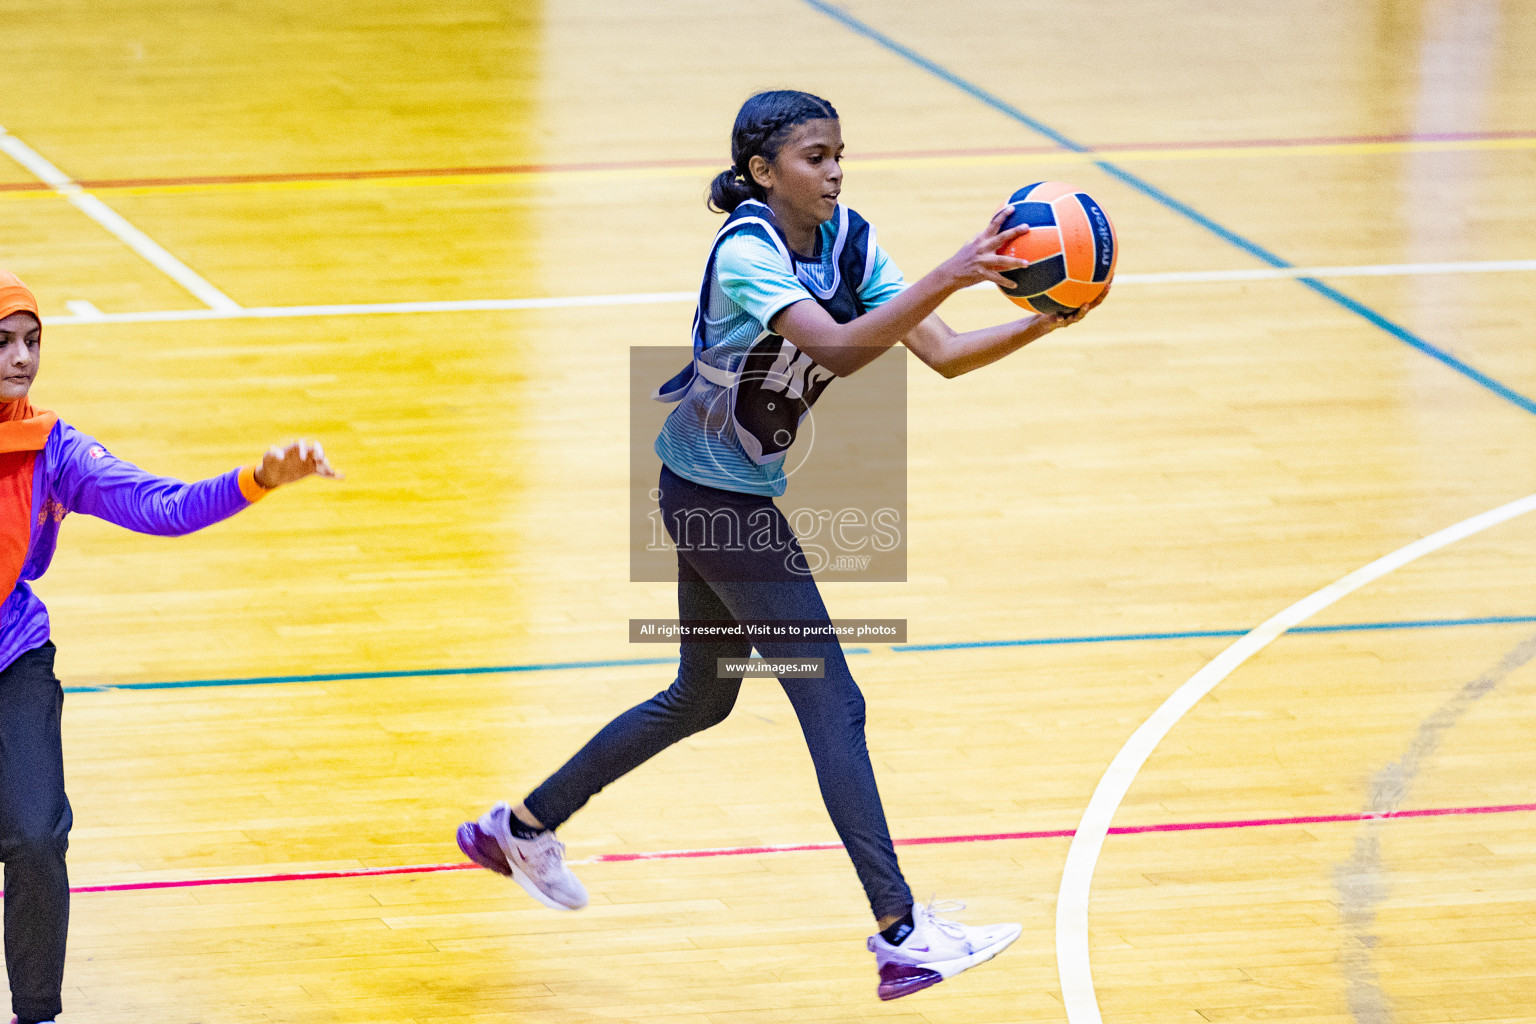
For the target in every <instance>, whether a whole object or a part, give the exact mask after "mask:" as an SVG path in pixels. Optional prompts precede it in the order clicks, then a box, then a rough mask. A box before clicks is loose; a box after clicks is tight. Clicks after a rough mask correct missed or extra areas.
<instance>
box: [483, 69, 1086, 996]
mask: <svg viewBox="0 0 1536 1024" xmlns="http://www.w3.org/2000/svg"><path fill="white" fill-rule="evenodd" d="M842 152H843V141H842V129H841V124H840V122H839V120H838V116H837V111H835V110H834V109H833V108H832V105H831V104H830V103H828V102H827V101H826V100H823V99H820V98H818V97H816V96H812V95H810V94H808V93H804V92H795V91H787V90H785V91H774V92H764V93H759V94H757V95H755V96H753V97H751V98H750V99H748V100H747V101H746V103H745V104H743V106H742V108H741V111H740V113H738V114H737V115H736V123H735V126H734V128H733V130H732V134H731V158H732V166H731V167H730V168H729V169H728V170H726V171H723V172H721V174H720V175H719V176H718V177H717V178H715V180H714V183H713V184H712V186H711V188H710V204H711V207H712V208H713V209H716V210H718V211H719V212H722V213H724V214H726V215H727V217H726V221H725V225H724V226H723V227H722V228H721V229H720V232H719V234H718V235H716V237H715V242H714V246H713V248H712V249H711V251H710V255H709V259H708V261H707V262H706V264H705V270H704V281H703V286H702V288H701V290H700V295H699V307H698V312H697V314H696V315H695V319H694V338H693V343H694V359H693V361H692V363H690V364H689V365H688V366H687V367H686V368H685V369H684V370H683V371H682V372H681V373H679V374H678V375H677V376H676V377H674V378H673V379H672V380H671V381H668V382H667V383H666V384H664V385H662V387H661V388H659V389H658V392H657V396H656V397H658V398H659V399H661V400H663V401H676V402H678V407H677V408H676V409H675V410H673V412H672V414H671V415H670V416H669V417H668V418H667V421H666V425H665V426H664V427H663V428H662V431H661V435H660V436H659V437H658V438H657V439H656V452H657V454H658V455H659V456H660V457H661V461H662V469H661V484H660V495H661V497H660V505H661V510H662V514H663V517H664V518H665V520H666V522H667V528H668V532H669V533H670V534H671V536H672V539H673V541H674V543H675V544H676V545H677V550H678V585H677V586H678V615H679V618H680V619H681V620H683V621H684V622H685V623H687V622H702V621H710V622H736V623H747V622H764V621H770V622H771V621H778V622H783V621H796V622H814V623H826V622H828V615H827V610H826V606H825V605H824V604H823V603H822V599H821V594H820V592H819V591H818V590H817V587H816V581H815V579H814V578H813V577H812V575H811V573H810V572H809V571H808V569H807V564H806V560H805V556H804V554H803V552H802V551H801V550H800V546H799V544H798V542H797V541H796V540H795V536H794V533H793V532H792V531H791V530H790V529H789V527H788V524H787V523H786V522H785V521H784V517H783V515H782V514H781V513H780V512H779V510H778V508H777V507H776V506H775V505H774V502H773V499H774V498H776V497H779V496H781V495H783V493H784V491H785V488H786V486H787V480H786V477H785V473H784V458H785V453H786V451H787V450H788V448H789V447H790V445H791V444H793V443H794V436H795V428H796V427H797V426H798V424H799V422H800V419H801V417H803V416H804V415H805V413H806V411H807V410H808V409H809V407H810V406H811V405H812V404H813V403H814V402H815V401H816V400H817V398H818V397H820V395H821V393H822V392H823V391H824V390H825V389H826V387H827V386H828V385H829V384H830V383H831V381H832V380H833V379H834V378H836V377H845V376H847V375H848V374H851V373H854V372H856V371H857V370H859V369H860V368H861V367H864V366H866V365H868V364H869V363H870V362H872V361H873V360H874V359H876V358H877V357H879V356H880V354H881V353H883V352H884V351H885V350H886V349H889V348H891V347H892V346H894V345H897V344H905V345H906V346H907V347H908V348H909V349H911V350H912V352H914V353H915V354H916V355H917V357H918V358H919V359H921V360H922V361H923V362H924V363H925V364H927V365H928V366H930V367H932V368H933V369H934V370H936V371H937V372H939V373H940V374H942V375H944V376H945V377H954V376H957V375H959V374H962V373H967V372H969V371H971V370H974V369H977V368H978V367H981V366H985V365H987V364H988V363H991V362H994V361H996V360H998V359H1001V358H1002V357H1004V356H1006V355H1008V354H1009V353H1011V352H1014V351H1016V350H1018V349H1020V348H1022V347H1023V346H1025V345H1027V344H1029V343H1030V342H1032V341H1035V340H1037V339H1039V338H1041V337H1044V336H1045V335H1047V334H1049V333H1050V332H1051V331H1054V330H1057V329H1058V328H1061V327H1066V326H1068V325H1070V324H1074V323H1076V322H1077V321H1079V320H1081V319H1082V318H1083V316H1084V315H1086V313H1087V312H1088V310H1089V309H1091V308H1092V307H1093V306H1095V305H1097V304H1098V302H1099V301H1102V299H1103V295H1100V296H1099V298H1098V299H1097V300H1095V301H1094V302H1093V303H1091V304H1089V305H1088V306H1084V307H1082V308H1081V309H1078V310H1075V311H1073V312H1071V313H1070V314H1069V315H1062V316H1047V315H1043V314H1041V315H1035V316H1029V317H1026V318H1024V319H1022V320H1017V321H1014V322H1012V323H1007V324H1003V325H1000V326H997V327H989V328H985V329H983V330H978V331H970V332H967V333H964V334H956V333H955V332H954V331H953V330H951V329H950V328H949V327H948V326H947V325H946V324H945V323H944V322H943V321H942V320H940V319H939V318H938V317H937V316H936V315H935V314H934V311H935V310H936V309H937V308H938V307H939V304H940V303H942V302H943V301H944V300H945V299H946V298H948V297H949V296H950V295H952V294H954V293H955V292H956V291H959V290H960V289H962V288H966V287H968V286H970V285H973V284H977V283H979V282H982V281H992V282H994V283H997V284H999V285H1002V286H1004V287H1008V288H1011V287H1012V286H1013V282H1012V281H1010V280H1008V279H1007V278H1005V277H1004V276H1003V275H1004V273H1006V272H1008V271H1013V270H1018V269H1020V268H1022V267H1024V266H1026V265H1027V264H1026V263H1025V261H1023V260H1020V259H1015V258H1013V257H1010V256H1003V255H999V254H998V250H999V249H1000V248H1001V247H1003V246H1005V245H1007V244H1008V243H1009V242H1011V241H1012V240H1013V239H1015V238H1017V237H1019V236H1021V235H1023V234H1024V233H1025V232H1026V231H1028V230H1029V229H1028V227H1023V226H1021V227H1016V228H1013V229H1010V230H1002V225H1003V223H1004V221H1005V220H1006V219H1007V217H1008V215H1009V213H1010V212H1011V208H1004V209H1003V210H1001V211H999V212H998V214H997V215H996V216H994V217H993V218H992V220H991V222H990V223H989V224H988V225H987V226H986V228H984V229H983V230H982V232H981V233H980V234H978V235H977V236H976V237H974V238H972V239H971V240H970V241H968V242H966V243H965V244H964V245H963V246H961V247H960V250H959V251H958V252H957V253H955V255H953V256H951V257H950V258H949V259H947V260H945V261H944V262H943V263H941V264H939V266H938V267H936V268H934V269H933V270H932V271H930V272H929V273H928V274H927V275H925V276H924V277H922V278H921V279H920V280H918V281H916V282H915V283H913V284H911V285H908V284H906V283H905V281H904V280H903V279H902V276H901V273H900V271H898V270H897V269H896V265H895V264H894V263H893V262H892V261H891V259H890V257H889V256H887V255H886V253H885V251H884V250H883V249H881V248H880V247H879V246H878V245H877V244H876V242H875V232H874V229H873V228H872V227H871V226H870V225H869V224H868V223H867V222H866V221H865V220H864V219H863V218H862V217H860V216H859V215H858V214H856V213H854V212H853V211H852V210H849V209H848V208H846V207H844V206H842V205H841V204H840V203H839V202H838V198H839V195H840V193H841V191H842V185H843V172H842V167H841V166H840V161H841V158H842ZM700 515H702V516H703V517H704V518H703V520H702V521H703V522H708V523H714V522H715V521H716V519H717V518H723V519H724V521H726V522H735V523H743V524H745V523H748V522H757V523H761V522H765V521H766V522H770V523H771V524H772V526H773V527H774V529H772V530H769V531H765V532H764V533H763V534H760V535H759V536H771V537H775V538H779V541H778V543H777V546H770V547H769V549H768V550H760V549H759V548H760V547H761V545H757V546H755V547H754V548H753V549H752V550H745V549H744V548H745V546H743V545H729V544H728V545H725V546H724V547H723V548H722V547H720V546H717V545H716V544H715V543H713V538H709V539H704V538H700V539H701V540H704V543H701V544H694V543H691V540H692V538H690V536H689V535H688V529H687V525H686V524H687V522H688V521H690V520H691V519H692V518H694V517H697V516H700ZM754 517H756V518H754ZM733 548H734V549H733ZM820 635H822V636H827V637H832V636H833V634H832V633H831V632H830V631H827V632H822V633H821V634H820ZM753 646H756V647H757V649H758V651H759V652H760V653H761V654H762V655H763V657H765V658H768V659H771V660H781V659H782V660H795V661H803V660H805V659H807V658H819V659H822V661H823V665H824V672H825V677H824V678H820V679H805V678H782V679H781V680H780V682H781V684H782V685H783V687H784V692H785V693H786V694H787V695H788V697H789V700H790V703H791V704H792V705H793V707H794V709H795V714H796V716H797V717H798V718H799V721H800V727H801V730H802V731H803V733H804V735H805V741H806V745H807V746H808V747H809V748H810V753H811V759H812V761H813V762H814V764H815V769H816V778H817V781H818V783H819V785H820V788H821V795H822V799H823V801H824V802H825V803H826V807H827V811H828V813H829V814H830V815H831V818H832V822H833V824H834V826H835V827H836V829H837V833H838V836H839V837H840V838H841V840H842V842H843V846H844V847H845V848H846V849H847V851H848V855H849V857H850V858H851V859H852V860H853V865H854V868H855V870H856V872H857V874H858V877H859V880H860V882H861V883H862V884H863V886H864V892H865V894H866V896H867V897H868V899H869V904H870V909H871V910H872V911H873V913H874V916H875V921H876V929H877V931H878V934H876V935H873V936H870V938H869V940H868V943H867V945H868V948H869V950H870V951H871V952H873V953H874V954H875V962H876V965H877V968H878V972H879V987H878V993H879V996H880V998H881V999H896V998H898V997H900V996H905V995H909V994H911V993H913V992H916V991H919V990H921V989H924V988H927V987H928V986H930V985H934V984H937V983H938V982H940V981H942V980H944V979H945V978H949V977H953V976H954V975H956V974H958V973H959V972H961V971H963V970H965V969H967V968H969V967H973V966H975V965H977V964H979V963H982V962H983V961H986V960H989V959H991V958H992V957H994V956H996V955H997V954H998V953H999V952H1001V951H1002V950H1003V949H1005V948H1006V947H1007V946H1008V945H1009V944H1010V943H1011V942H1013V941H1014V940H1015V939H1016V938H1018V936H1019V933H1020V931H1021V928H1020V926H1019V925H1017V924H1000V925H991V926H985V927H971V926H966V925H962V924H959V923H957V922H954V921H949V920H945V919H943V918H941V917H939V916H938V915H937V914H936V913H935V912H934V908H933V906H932V905H929V906H922V905H919V904H916V903H914V902H913V899H912V893H911V890H910V889H908V887H907V883H906V880H905V879H904V878H903V877H902V873H901V869H900V867H899V866H898V864H897V860H896V851H895V849H894V847H893V845H892V843H891V838H890V833H889V831H888V829H887V827H886V822H885V812H884V810H883V809H882V808H881V805H880V794H879V791H878V789H877V788H876V785H875V774H874V770H873V768H872V767H871V765H870V760H869V752H868V749H867V747H866V745H865V739H864V697H863V695H862V694H861V693H860V692H859V688H858V685H857V684H856V683H855V682H854V681H853V677H852V676H851V675H850V674H849V672H848V666H847V663H846V661H845V660H844V658H843V652H842V648H841V647H840V646H839V644H838V643H837V641H836V639H835V638H833V639H826V640H818V641H799V642H789V641H759V642H757V643H755V645H754V643H753V642H752V641H750V640H746V639H739V640H738V639H728V640H720V641H711V642H697V641H696V642H685V643H683V644H682V647H681V656H680V662H679V665H678V672H677V678H676V680H674V681H673V683H672V685H671V686H670V687H668V688H667V689H666V690H664V691H662V692H661V693H658V694H657V695H656V696H655V697H652V698H651V699H650V700H648V701H645V702H644V703H642V704H639V705H637V706H635V707H633V708H631V709H630V710H628V711H626V712H624V713H623V714H622V715H620V716H619V717H618V718H616V719H614V720H613V721H612V722H610V723H609V724H608V725H607V726H605V727H604V728H603V729H602V730H601V731H600V732H598V734H597V735H596V736H595V737H593V738H592V740H591V741H590V742H588V743H587V745H586V746H585V747H583V748H582V749H581V750H580V751H578V752H577V753H576V755H575V756H574V757H572V758H571V759H570V760H569V761H567V762H566V763H565V765H564V766H562V767H561V768H560V769H559V770H558V771H556V772H555V773H554V774H553V775H551V776H550V777H549V778H548V779H546V780H545V781H544V782H543V783H542V784H541V785H539V787H538V788H536V789H535V790H533V792H531V793H529V794H528V795H527V797H525V798H524V799H523V801H522V802H521V803H519V804H518V805H517V806H515V807H509V806H508V805H507V804H505V803H500V804H497V805H496V806H495V807H492V808H491V809H490V810H489V811H487V812H486V813H485V814H483V815H482V816H481V817H480V818H479V819H478V820H476V821H470V822H466V823H464V824H463V825H462V826H461V827H460V829H459V833H458V841H459V845H460V847H461V848H462V849H463V851H464V853H465V854H466V855H467V856H468V857H469V858H470V859H472V860H473V861H475V862H476V863H478V864H480V865H482V866H483V867H486V868H489V869H491V870H493V871H496V872H499V873H501V874H503V875H509V876H511V877H512V878H513V879H515V880H516V881H517V882H518V883H519V884H520V885H522V887H523V888H524V889H526V890H527V891H528V892H529V893H530V894H531V895H532V896H533V897H534V898H535V899H537V900H539V901H540V902H541V903H543V904H545V905H546V906H549V907H554V908H556V909H569V910H575V909H578V908H580V907H583V906H585V905H586V903H587V893H586V890H585V889H584V888H583V887H582V885H581V883H580V882H579V881H577V879H576V877H575V876H574V875H573V874H572V873H571V871H570V869H569V868H568V867H567V866H566V864H565V862H564V857H563V854H564V849H565V848H564V846H563V845H562V844H561V843H560V842H559V840H557V839H556V838H555V834H554V832H555V829H557V828H559V827H560V826H561V825H562V824H564V823H565V822H566V820H568V819H569V818H570V817H571V815H572V814H574V813H575V812H576V811H577V810H579V809H580V808H581V807H582V805H583V804H585V803H586V802H587V800H588V799H590V798H591V797H592V796H593V795H594V794H596V793H597V792H598V791H599V790H601V789H602V788H603V787H604V786H606V785H608V784H609V783H610V782H613V781H614V780H615V779H617V778H619V777H620V776H622V775H624V774H626V773H627V772H629V771H630V770H632V769H634V768H636V767H637V766H639V765H640V764H642V763H643V762H645V761H646V760H648V759H649V758H651V757H653V756H655V755H656V754H658V753H660V752H661V751H662V750H665V749H666V748H667V747H669V746H671V745H672V744H674V743H676V742H678V741H679V740H681V739H683V738H685V737H687V736H689V735H691V734H693V733H695V732H698V731H700V730H701V729H707V728H709V727H710V726H712V725H715V724H717V723H719V722H721V721H722V720H724V719H725V717H726V716H727V715H728V714H729V713H730V711H731V708H732V706H733V705H734V703H735V701H736V695H737V693H738V691H739V690H740V687H741V679H740V677H737V678H724V679H722V678H717V675H716V663H717V659H720V658H728V659H733V660H739V659H744V658H746V657H747V656H748V655H749V654H750V653H751V650H752V647H753Z"/></svg>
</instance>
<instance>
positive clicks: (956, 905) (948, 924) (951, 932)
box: [922, 896, 965, 939]
mask: <svg viewBox="0 0 1536 1024" xmlns="http://www.w3.org/2000/svg"><path fill="white" fill-rule="evenodd" d="M964 909H965V904H964V903H961V902H960V901H959V900H940V899H935V898H933V897H931V896H930V897H929V898H928V902H927V904H926V905H925V906H923V908H922V911H923V917H924V918H925V919H926V920H927V921H928V923H929V924H931V925H933V926H934V927H935V928H937V929H938V930H939V931H941V932H943V933H944V934H945V935H948V936H949V937H950V938H952V939H963V938H965V925H963V924H961V923H960V922H959V921H951V920H948V919H947V918H943V917H939V916H938V915H939V914H941V913H944V914H954V913H958V912H959V911H962V910H964Z"/></svg>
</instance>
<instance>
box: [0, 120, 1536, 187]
mask: <svg viewBox="0 0 1536 1024" xmlns="http://www.w3.org/2000/svg"><path fill="white" fill-rule="evenodd" d="M1533 137H1536V131H1513V132H1435V133H1426V134H1411V133H1410V134H1397V135H1327V136H1316V137H1311V138H1296V139H1203V140H1198V141H1165V142H1116V143H1109V144H1107V145H1102V146H1094V147H1092V152H1094V153H1106V154H1108V153H1123V152H1128V151H1134V150H1170V149H1194V150H1198V149H1262V148H1269V147H1275V146H1329V145H1351V144H1357V145H1358V144H1369V143H1377V142H1387V143H1391V142H1485V141H1494V140H1498V139H1529V138H1533ZM1054 152H1062V153H1065V152H1067V151H1066V150H1062V149H1060V148H1059V147H1056V146H1015V147H1002V148H988V149H944V150H910V151H900V152H890V153H854V154H850V156H851V157H852V158H854V159H859V158H862V159H865V160H902V159H913V158H917V159H921V158H924V157H955V156H960V157H964V156H1032V155H1035V154H1040V153H1054ZM1073 155H1074V156H1075V155H1076V154H1073ZM717 162H719V163H721V166H722V167H723V166H724V164H723V162H721V161H718V160H716V159H714V158H701V159H696V160H615V161H592V162H583V163H529V164H492V165H487V166H479V167H401V168H393V169H374V170H349V171H293V172H276V173H265V174H262V173H258V174H209V175H190V176H182V177H169V178H89V179H81V180H80V182H79V184H80V185H81V187H83V188H87V189H114V188H152V187H156V186H167V185H250V184H274V183H281V182H290V181H368V180H370V179H377V178H444V177H457V176H461V175H478V174H483V175H498V174H560V173H569V172H577V171H637V170H654V169H666V168H672V167H702V166H709V165H712V164H714V163H717ZM50 188H51V187H50V186H48V185H45V184H43V183H42V182H38V181H21V182H0V192H40V191H49V190H50Z"/></svg>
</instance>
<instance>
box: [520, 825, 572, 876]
mask: <svg viewBox="0 0 1536 1024" xmlns="http://www.w3.org/2000/svg"><path fill="white" fill-rule="evenodd" d="M528 859H529V860H530V861H533V862H534V865H535V867H537V868H538V869H539V870H540V871H545V870H549V871H554V872H559V871H560V870H561V869H562V867H563V866H564V863H565V844H564V843H562V842H561V841H560V840H558V839H556V838H555V833H554V830H553V829H550V830H548V831H545V832H540V833H539V837H538V838H537V839H535V840H534V841H533V842H532V843H531V844H530V846H529V850H528Z"/></svg>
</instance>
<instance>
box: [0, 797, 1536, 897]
mask: <svg viewBox="0 0 1536 1024" xmlns="http://www.w3.org/2000/svg"><path fill="white" fill-rule="evenodd" d="M1524 811H1536V803H1531V804H1491V805H1488V806H1484V807H1426V808H1418V809H1414V810H1407V811H1388V812H1386V813H1384V814H1371V813H1368V812H1363V811H1360V812H1356V813H1354V814H1313V815H1305V816H1302V817H1293V818H1239V819H1235V820H1227V821H1176V822H1165V823H1163V824H1157V825H1120V826H1117V827H1115V828H1111V829H1110V830H1109V834H1110V835H1112V836H1129V835H1143V834H1146V833H1149V832H1196V831H1206V830H1223V829H1240V828H1270V827H1274V826H1277V825H1328V824H1336V823H1340V822H1350V821H1384V820H1388V819H1392V818H1441V817H1448V816H1467V815H1480V814H1515V813H1519V812H1524ZM1073 831H1074V830H1073V829H1069V828H1064V829H1049V830H1046V831H1040V832H980V833H976V834H974V835H956V836H915V837H913V838H910V839H897V840H896V841H895V843H896V845H897V846H931V845H935V844H948V843H993V842H998V841H1000V840H1008V839H1066V838H1068V837H1070V836H1071V835H1072V833H1073ZM839 849H842V844H841V843H796V844H792V845H785V846H727V847H716V848H713V849H703V850H660V851H656V852H653V853H603V854H598V855H597V856H595V857H592V858H590V859H589V860H585V861H575V862H573V863H587V864H621V863H628V862H631V861H640V860H687V859H692V858H698V857H752V856H761V855H763V854H769V853H804V852H809V851H816V850H839ZM472 869H477V865H474V864H470V863H467V862H466V863H460V864H412V865H407V866H404V867H392V868H355V869H353V870H350V871H294V872H288V873H284V874H276V875H231V876H227V877H222V878H178V879H167V880H165V881H160V882H119V883H116V884H112V885H82V886H77V887H75V888H71V889H70V892H75V893H86V892H138V891H140V890H144V889H192V888H197V887H199V886H206V885H249V884H251V883H254V882H309V881H316V880H320V879H329V878H374V877H378V876H382V875H425V874H430V873H432V872H436V871H467V870H472ZM3 895H4V893H0V896H3Z"/></svg>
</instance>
